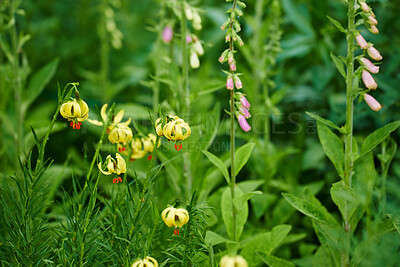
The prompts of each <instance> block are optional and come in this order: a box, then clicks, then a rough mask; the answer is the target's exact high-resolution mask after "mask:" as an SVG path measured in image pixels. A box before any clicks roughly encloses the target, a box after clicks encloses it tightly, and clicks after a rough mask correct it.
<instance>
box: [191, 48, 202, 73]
mask: <svg viewBox="0 0 400 267" xmlns="http://www.w3.org/2000/svg"><path fill="white" fill-rule="evenodd" d="M190 67H192V69H197V68H198V67H200V60H199V56H198V55H197V53H196V52H195V51H193V52H192V53H191V54H190Z"/></svg>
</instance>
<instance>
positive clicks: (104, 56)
mask: <svg viewBox="0 0 400 267" xmlns="http://www.w3.org/2000/svg"><path fill="white" fill-rule="evenodd" d="M107 5H108V1H107V0H103V1H102V2H101V3H100V10H101V11H104V10H105V9H106V8H107ZM101 16H102V17H101V20H100V22H99V23H100V24H99V26H98V34H99V39H100V87H101V89H102V92H103V93H102V96H103V101H104V102H108V101H109V98H110V92H109V81H108V76H109V64H110V58H109V55H108V54H109V51H110V45H109V40H108V34H107V29H106V27H107V25H106V17H105V14H104V12H103V14H101Z"/></svg>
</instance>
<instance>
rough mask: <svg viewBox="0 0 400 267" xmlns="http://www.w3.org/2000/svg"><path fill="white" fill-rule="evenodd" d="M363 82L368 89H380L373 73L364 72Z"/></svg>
mask: <svg viewBox="0 0 400 267" xmlns="http://www.w3.org/2000/svg"><path fill="white" fill-rule="evenodd" d="M362 80H363V82H364V84H365V87H367V88H368V89H371V90H375V89H376V88H377V87H378V85H377V84H376V82H375V80H374V78H373V77H372V75H371V73H369V72H368V71H366V70H363V73H362Z"/></svg>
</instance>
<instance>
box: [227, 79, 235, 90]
mask: <svg viewBox="0 0 400 267" xmlns="http://www.w3.org/2000/svg"><path fill="white" fill-rule="evenodd" d="M226 89H228V90H233V78H232V76H228V78H227V79H226Z"/></svg>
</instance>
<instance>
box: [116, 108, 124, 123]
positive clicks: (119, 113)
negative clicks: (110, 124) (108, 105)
mask: <svg viewBox="0 0 400 267" xmlns="http://www.w3.org/2000/svg"><path fill="white" fill-rule="evenodd" d="M124 113H125V111H124V110H123V109H122V110H120V111H119V112H118V113H117V115H115V117H114V123H115V124H118V123H120V122H121V120H122V118H123V117H124Z"/></svg>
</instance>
